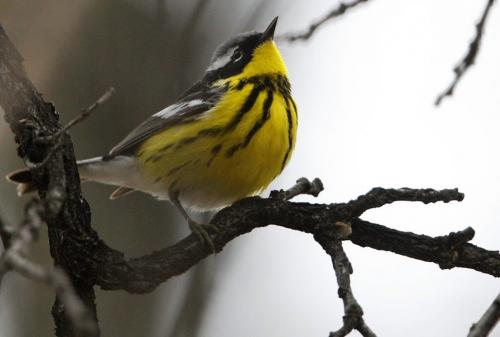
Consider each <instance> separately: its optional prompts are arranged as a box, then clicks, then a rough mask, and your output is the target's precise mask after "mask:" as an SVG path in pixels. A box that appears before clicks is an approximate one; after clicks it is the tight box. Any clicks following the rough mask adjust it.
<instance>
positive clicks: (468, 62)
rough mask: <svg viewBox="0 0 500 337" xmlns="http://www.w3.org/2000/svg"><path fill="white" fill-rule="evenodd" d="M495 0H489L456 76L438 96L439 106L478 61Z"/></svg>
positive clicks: (458, 65)
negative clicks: (487, 20) (485, 28)
mask: <svg viewBox="0 0 500 337" xmlns="http://www.w3.org/2000/svg"><path fill="white" fill-rule="evenodd" d="M494 2H495V0H487V2H486V7H485V8H484V11H483V14H482V15H481V18H480V19H479V22H478V23H477V24H476V35H475V37H474V39H473V40H472V42H471V43H470V44H469V50H468V51H467V54H465V56H464V57H463V59H462V60H460V62H459V63H458V64H457V65H456V66H455V68H454V69H453V72H454V73H455V77H454V79H453V81H452V82H451V84H450V85H449V86H448V88H447V89H446V90H445V91H443V92H442V93H441V94H439V96H438V97H437V98H436V101H435V102H434V104H435V105H436V106H439V105H440V104H441V102H442V100H443V99H444V98H445V97H447V96H452V95H453V91H454V90H455V87H456V86H457V84H458V82H459V81H460V79H461V78H462V76H463V75H464V74H465V73H466V72H467V70H468V69H469V68H470V67H471V66H472V65H473V64H474V62H476V57H477V55H478V54H479V49H480V47H481V41H482V39H483V33H484V26H485V23H486V19H487V18H488V14H489V13H490V10H491V7H493V4H494Z"/></svg>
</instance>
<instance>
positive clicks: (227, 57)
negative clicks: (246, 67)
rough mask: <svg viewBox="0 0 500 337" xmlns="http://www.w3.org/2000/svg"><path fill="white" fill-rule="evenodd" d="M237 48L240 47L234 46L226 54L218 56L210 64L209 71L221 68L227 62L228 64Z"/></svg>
mask: <svg viewBox="0 0 500 337" xmlns="http://www.w3.org/2000/svg"><path fill="white" fill-rule="evenodd" d="M237 48H238V47H233V48H231V49H229V50H228V51H227V52H226V53H225V54H224V55H221V56H219V57H218V58H216V59H215V60H214V61H213V62H212V64H210V65H209V66H208V68H207V71H212V70H217V69H220V68H222V67H224V66H225V65H226V64H228V63H229V62H231V57H232V56H233V53H234V51H235V50H236V49H237Z"/></svg>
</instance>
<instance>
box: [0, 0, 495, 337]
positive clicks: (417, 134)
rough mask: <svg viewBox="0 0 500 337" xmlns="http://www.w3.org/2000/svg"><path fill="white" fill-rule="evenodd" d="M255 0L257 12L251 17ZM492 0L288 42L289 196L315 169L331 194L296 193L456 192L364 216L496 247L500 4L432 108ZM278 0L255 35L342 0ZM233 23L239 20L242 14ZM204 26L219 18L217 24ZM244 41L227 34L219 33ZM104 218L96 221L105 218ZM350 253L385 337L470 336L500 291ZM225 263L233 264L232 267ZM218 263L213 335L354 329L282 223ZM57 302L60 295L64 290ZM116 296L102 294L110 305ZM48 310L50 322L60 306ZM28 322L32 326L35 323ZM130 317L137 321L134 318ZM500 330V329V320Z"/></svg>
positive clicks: (329, 273)
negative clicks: (295, 131)
mask: <svg viewBox="0 0 500 337" xmlns="http://www.w3.org/2000/svg"><path fill="white" fill-rule="evenodd" d="M257 2H258V1H257V0H255V1H253V2H245V5H246V6H248V7H249V8H252V7H255V3H257ZM485 2H486V0H483V1H470V0H469V1H466V0H440V1H431V0H424V1H401V0H399V1H398V0H371V1H369V3H368V4H365V5H363V6H360V7H358V8H356V9H355V10H353V11H352V12H351V13H350V14H348V15H346V16H345V17H342V18H340V19H338V20H336V21H334V22H330V23H328V24H325V25H324V26H323V27H322V28H320V29H319V30H318V31H317V33H316V34H315V35H314V36H313V38H311V39H310V40H309V41H307V42H296V43H293V44H289V43H281V44H280V47H281V49H282V51H283V54H284V57H285V61H286V62H287V64H288V68H289V71H290V78H291V82H292V86H293V94H294V97H295V98H296V101H297V103H298V107H299V135H298V139H297V146H296V150H295V153H294V155H293V157H292V160H291V162H290V164H289V165H288V167H287V168H286V170H285V172H284V173H283V175H282V176H281V177H280V178H279V179H278V180H277V181H276V182H274V183H273V185H272V188H286V187H289V186H291V185H293V183H294V182H295V180H296V179H297V178H299V177H302V176H306V177H308V178H310V179H312V178H314V177H320V178H321V179H322V180H323V182H324V185H325V191H324V192H322V194H321V195H320V197H319V198H317V199H316V200H314V199H313V198H312V197H299V198H297V200H300V201H309V202H322V203H330V202H345V201H348V200H350V199H353V198H355V197H357V196H358V195H360V194H363V193H365V192H367V191H368V190H370V189H371V188H372V187H376V186H382V187H415V188H420V187H422V188H428V187H429V188H436V189H440V188H455V187H458V188H459V189H460V190H461V191H462V192H464V193H465V200H464V201H463V202H461V203H457V202H452V203H449V204H443V203H438V204H432V205H422V204H416V203H397V204H392V205H389V206H385V207H383V208H381V209H377V210H373V211H369V212H367V213H366V214H365V215H364V216H363V218H364V219H366V220H370V221H373V222H376V223H379V224H382V225H385V226H389V227H392V228H395V229H398V230H403V231H411V232H415V233H418V234H427V235H431V236H436V235H445V234H448V233H449V232H451V231H458V230H462V229H464V228H466V227H467V226H471V227H473V228H474V229H475V230H476V237H475V238H474V240H473V241H472V242H473V243H474V244H477V245H479V246H481V247H484V248H487V249H492V250H498V249H499V247H500V207H499V203H500V160H499V156H498V155H497V154H498V153H499V152H500V151H499V149H500V133H499V132H498V130H499V126H500V118H499V115H500V111H499V107H500V95H499V91H500V77H499V76H498V74H499V73H500V62H499V61H498V60H500V44H498V41H500V7H499V5H498V4H497V6H496V7H494V8H493V12H492V14H491V16H490V18H489V21H488V22H487V26H486V35H485V36H484V39H483V45H482V48H481V52H480V55H479V57H478V59H477V64H476V65H475V66H474V67H473V68H472V69H471V70H470V72H468V73H467V74H466V75H465V76H464V78H463V80H462V82H461V83H460V84H459V85H458V87H457V90H456V92H455V95H454V96H453V97H452V98H448V99H445V100H444V102H443V104H442V106H441V107H439V108H435V107H434V105H433V102H434V100H435V98H436V96H437V94H438V93H439V92H440V91H442V90H443V89H444V88H445V87H446V86H447V85H448V84H449V83H450V81H451V80H452V68H453V67H454V66H455V64H456V63H457V62H458V60H459V59H460V58H461V57H462V56H463V55H464V53H465V52H466V50H467V47H468V44H469V42H470V40H471V38H472V37H473V35H474V29H475V28H474V25H475V23H476V21H477V19H478V18H479V16H480V14H481V12H482V11H483V8H484V5H485ZM82 3H83V2H80V4H82ZM278 3H279V4H280V5H279V6H276V7H275V8H273V9H272V10H270V9H268V10H267V11H264V12H263V14H262V18H261V20H260V25H259V26H258V27H255V28H256V29H263V28H264V27H265V26H266V24H267V23H268V22H269V21H270V20H271V19H272V18H273V17H275V16H276V15H279V16H280V20H279V24H278V28H277V30H278V32H277V33H278V34H280V33H283V32H288V31H293V30H296V29H300V28H305V27H306V26H307V25H308V24H309V23H310V22H312V21H313V20H315V19H316V18H318V17H321V16H322V15H324V14H325V13H326V12H327V11H328V10H330V9H331V8H332V4H335V3H337V2H336V1H331V0H316V1H314V2H313V1H309V0H297V1H293V2H292V1H287V0H281V2H278ZM312 3H313V4H314V5H311V4H312ZM227 6H229V7H227ZM231 6H234V8H233V7H231ZM238 7H239V5H234V3H233V4H231V5H228V4H227V1H223V0H221V1H215V0H214V1H211V2H210V5H209V9H208V13H215V12H217V13H218V14H219V17H220V13H226V12H227V13H232V12H231V11H235V10H241V9H238ZM75 10H77V9H75ZM249 12H250V10H249ZM247 14H248V13H247V12H245V13H242V14H241V17H244V16H245V15H247ZM232 15H233V16H234V18H235V21H237V19H238V18H239V16H238V13H236V12H234V13H232ZM68 17H69V16H68ZM63 19H64V18H63ZM40 20H43V18H41V19H40ZM203 20H207V21H208V22H209V21H210V15H205V17H204V18H203ZM226 20H228V21H230V19H229V18H227V19H226ZM209 26H210V25H209ZM240 26H241V25H240ZM233 27H236V24H235V25H233ZM218 28H219V29H220V27H218ZM214 29H215V28H214ZM239 32H240V31H238V30H235V29H233V30H232V28H231V27H229V26H228V27H227V30H226V31H225V32H224V34H226V35H225V36H222V35H221V40H222V39H224V38H226V37H230V36H232V35H235V34H237V33H239ZM207 34H208V33H207ZM214 34H215V32H214ZM217 34H222V33H221V32H217ZM220 42H222V41H220ZM214 47H215V46H214ZM32 62H37V60H36V59H35V60H33V61H32ZM207 63H208V60H207ZM38 69H39V70H40V71H44V70H45V68H44V67H39V68H38ZM101 118H102V117H101ZM96 123H98V121H97V122H96ZM6 134H7V133H3V135H6ZM9 135H10V134H9ZM0 136H1V134H0ZM75 138H76V139H78V137H75ZM78 147H81V145H80V146H77V147H76V148H78ZM106 202H107V201H106ZM95 213H97V214H94V219H95V218H96V217H97V218H98V217H99V214H98V212H95ZM98 219H99V218H98ZM101 222H102V221H101ZM97 223H99V221H97ZM99 230H101V229H99ZM124 232H125V233H126V230H125V231H124ZM344 246H345V248H346V251H347V254H348V256H349V258H350V260H351V262H352V264H353V267H354V274H353V275H352V277H351V280H352V287H353V291H354V294H355V296H356V298H357V299H358V301H359V302H360V304H361V305H362V307H363V309H364V311H365V316H364V317H365V320H366V322H367V324H369V325H370V327H371V328H372V330H374V332H375V333H377V335H378V336H384V337H387V336H388V337H392V336H394V337H400V336H405V337H421V336H440V337H441V336H443V337H452V336H453V337H455V336H466V335H467V332H468V330H469V328H470V326H471V324H472V323H473V322H475V321H477V319H478V318H479V317H480V316H481V315H482V314H483V312H484V311H485V309H486V308H487V306H489V304H490V303H491V302H492V301H493V299H494V298H495V296H496V295H497V294H498V292H499V291H500V282H499V280H498V279H494V278H493V277H492V276H488V275H484V274H480V273H478V272H475V271H471V270H465V269H452V270H446V271H443V270H440V269H439V267H438V266H437V265H434V264H430V263H425V262H421V261H417V260H411V259H409V258H406V257H402V256H398V255H395V254H392V253H388V252H381V251H375V250H372V249H369V248H361V247H358V246H355V245H353V244H351V243H350V242H346V243H345V245H344ZM226 257H229V258H228V259H225V258H226ZM218 261H230V262H228V263H231V265H230V266H224V267H223V268H222V267H221V266H220V264H218V263H217V262H218ZM206 263H207V264H208V265H209V267H212V266H213V268H214V269H215V271H214V276H213V280H212V282H213V284H214V285H215V293H214V294H213V295H212V296H211V299H212V302H211V304H210V308H209V310H207V317H206V318H205V319H204V320H203V325H202V333H201V336H203V337H230V336H231V337H232V336H239V337H255V336H286V337H303V336H327V334H328V332H329V331H333V330H336V329H337V328H339V327H340V326H341V320H342V315H343V306H342V302H341V301H340V299H339V298H338V297H337V295H336V294H337V284H336V282H335V277H334V272H333V268H332V266H331V261H330V259H329V257H328V256H327V255H326V254H325V253H324V252H323V251H322V249H321V248H320V247H319V245H318V244H317V243H316V242H315V241H314V240H313V238H312V237H311V236H309V235H305V234H303V233H298V232H293V231H290V230H286V229H282V228H278V227H275V226H269V227H266V228H263V229H259V230H256V231H254V232H252V233H250V234H248V235H245V236H242V237H240V238H238V239H236V240H234V241H233V242H231V243H230V244H229V245H228V246H227V247H226V248H225V249H224V251H223V252H222V253H221V254H220V255H217V256H214V257H210V258H209V259H208V261H207V262H206ZM185 280H186V279H185V277H184V276H183V277H180V278H175V279H173V280H171V281H170V282H168V284H167V285H164V286H161V287H160V288H159V289H158V290H157V291H156V292H155V293H153V295H151V296H157V295H158V294H160V295H161V294H163V293H167V292H169V294H170V296H171V293H172V292H174V293H175V292H176V293H178V294H179V299H181V298H182V296H181V295H182V291H181V290H182V289H183V287H184V286H185V284H184V282H183V281H185ZM10 282H13V281H10ZM22 282H25V281H22ZM26 284H28V285H29V286H30V287H31V283H28V282H26ZM172 289H174V290H175V291H172ZM35 291H36V289H35ZM120 294H121V293H120ZM121 295H123V296H128V295H126V294H121ZM16 296H18V295H17V294H16V293H14V292H13V291H11V292H9V293H8V299H5V297H4V299H3V300H4V301H5V302H6V303H7V302H9V306H7V305H4V306H3V308H4V309H3V312H2V310H0V321H1V322H0V337H4V336H3V333H5V331H9V330H8V329H9V328H10V329H13V330H12V331H15V329H17V328H16V327H17V325H18V323H17V322H16V323H15V325H14V326H8V323H12V322H15V320H14V317H13V316H14V314H13V312H14V311H13V310H12V309H11V305H18V301H16ZM100 296H101V297H100ZM6 297H7V296H6ZM47 297H50V298H49V299H48V301H52V293H51V292H48V291H47ZM103 297H104V294H103V292H98V308H99V310H102V311H104V310H103V307H102V301H103ZM136 298H137V297H136ZM141 298H143V297H141ZM22 303H26V302H22ZM165 303H166V302H165ZM25 305H26V304H25ZM30 305H31V304H30ZM34 305H36V303H35V304H34ZM115 305H116V303H115ZM138 307H139V308H143V307H140V306H138ZM5 308H8V309H5ZM0 309H2V306H0ZM22 309H23V308H21V309H20V311H21V312H22V311H23V310H22ZM108 309H109V308H108ZM119 309H123V308H119ZM158 309H160V310H158V311H157V312H158V315H159V320H160V321H161V322H160V324H159V325H158V326H157V331H158V332H157V333H156V335H153V337H165V331H168V329H167V327H168V326H169V325H171V323H172V322H171V319H173V317H176V316H175V315H173V313H174V311H175V309H176V307H175V306H172V304H171V302H168V304H165V305H162V304H159V307H158ZM39 310H40V312H42V311H43V313H44V315H47V316H48V307H47V306H40V308H39ZM136 310H137V309H136ZM139 310H142V309H139ZM130 315H131V314H130ZM125 316H126V313H125V314H124V317H125ZM17 318H20V319H21V320H23V319H24V320H31V319H32V317H24V316H22V314H21V317H17ZM101 319H102V320H103V321H105V322H106V319H107V318H106V317H104V318H102V317H101ZM128 319H129V317H126V318H125V319H124V321H125V324H126V322H129V324H130V321H129V320H128ZM169 319H170V320H169ZM107 324H116V322H114V321H112V322H107ZM352 336H358V334H357V333H353V334H352ZM491 336H500V327H497V328H496V330H495V331H494V332H493V333H492V334H491ZM5 337H10V336H5ZM103 337H115V336H106V335H104V336H103ZM120 337H122V336H120ZM123 337H129V336H123ZM130 337H133V336H130ZM134 337H135V336H134Z"/></svg>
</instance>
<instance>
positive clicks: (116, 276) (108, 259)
mask: <svg viewBox="0 0 500 337" xmlns="http://www.w3.org/2000/svg"><path fill="white" fill-rule="evenodd" d="M376 191H377V195H378V197H377V198H375V199H371V198H369V197H367V196H370V195H373V192H369V193H368V194H367V195H366V196H365V197H362V198H358V199H356V200H354V201H351V202H348V203H341V204H330V205H326V204H308V203H293V202H289V201H284V200H281V199H276V198H270V199H262V198H258V197H253V198H247V199H243V200H241V201H239V202H237V203H235V204H234V205H232V206H230V207H228V208H225V209H223V210H221V211H219V212H218V213H217V214H216V215H215V216H214V217H213V219H212V220H211V221H210V223H211V224H214V225H216V226H217V227H218V228H219V231H218V232H215V231H213V230H210V228H208V229H207V231H208V234H209V235H210V238H211V240H212V241H213V242H214V245H215V247H216V249H217V251H221V250H222V249H223V247H224V246H225V245H226V244H227V243H228V242H230V241H231V240H232V239H234V238H235V237H237V236H239V235H242V234H245V233H248V232H250V231H252V230H253V229H255V228H259V227H264V226H267V225H269V224H274V225H277V226H281V227H285V228H289V229H292V230H298V231H302V232H306V233H311V234H313V235H320V236H321V235H326V234H328V233H334V234H337V232H338V228H337V225H336V224H337V223H338V222H345V223H350V224H351V225H352V234H351V236H350V237H349V238H348V240H351V241H352V242H353V243H355V244H357V245H360V246H364V247H371V248H374V249H379V250H385V251H391V252H394V253H397V254H400V255H404V256H408V257H411V258H415V259H419V260H423V261H428V262H433V263H437V264H438V265H439V266H440V267H441V268H453V267H462V268H469V269H474V270H477V271H480V272H483V273H486V274H490V275H493V276H495V277H499V276H500V254H499V253H498V252H493V251H487V250H485V249H482V248H479V247H476V246H474V245H472V244H470V243H462V244H458V245H457V242H461V241H463V240H457V239H456V238H457V235H458V237H460V238H461V237H462V234H450V235H447V236H443V237H436V238H432V237H429V236H425V235H417V234H413V233H408V232H401V231H397V230H394V229H390V228H387V227H384V226H380V225H377V224H373V223H369V222H366V221H363V220H361V219H359V218H358V217H357V215H358V214H359V210H360V209H370V208H375V207H380V206H381V203H382V202H381V200H385V201H384V202H385V203H390V202H393V201H395V199H396V195H398V194H399V197H400V199H401V200H414V201H417V200H418V201H422V202H431V201H433V202H435V201H445V202H448V201H450V200H462V198H463V194H461V193H460V192H458V191H457V190H443V191H434V190H429V189H425V190H411V189H401V190H394V189H389V190H386V191H387V194H384V193H383V191H384V189H376ZM398 191H399V192H398ZM367 200H371V201H370V202H371V205H367ZM372 201H373V202H372ZM325 233H326V234H325ZM465 233H466V234H467V235H465V236H466V237H467V239H469V238H471V230H467V231H465ZM92 241H93V242H88V243H87V244H86V245H82V244H81V242H80V244H78V247H80V250H79V252H80V255H81V256H82V259H83V260H82V262H83V261H86V262H84V263H88V264H90V265H91V266H92V267H93V268H94V271H95V282H96V284H97V285H99V286H100V287H101V288H103V289H107V290H116V289H124V290H126V291H128V292H131V293H143V292H150V291H152V290H153V289H155V288H156V287H157V286H158V285H159V284H161V283H162V282H165V281H166V280H168V279H169V278H171V277H172V276H175V275H179V274H181V273H183V272H185V271H186V270H188V269H189V268H191V267H192V266H193V265H195V264H196V263H198V262H199V261H200V260H202V259H204V258H205V257H207V256H209V255H210V254H211V251H210V249H209V248H207V247H206V246H205V245H204V244H203V243H202V242H200V240H199V239H198V238H197V236H196V235H194V234H191V235H189V236H188V237H186V238H184V239H183V240H181V241H180V242H178V243H176V244H174V245H172V246H170V247H167V248H164V249H162V250H160V251H157V252H154V253H152V254H150V255H145V256H142V257H139V258H132V259H130V260H126V259H124V257H123V256H124V254H123V253H121V252H118V251H116V250H113V249H111V248H109V247H108V246H107V245H106V244H105V243H103V242H102V241H101V240H99V239H98V238H97V237H96V238H94V239H93V240H92ZM75 244H77V243H75ZM86 246H89V247H98V248H96V249H94V248H92V249H91V250H89V251H87V249H86ZM90 253H92V255H91V254H90Z"/></svg>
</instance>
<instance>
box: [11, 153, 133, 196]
mask: <svg viewBox="0 0 500 337" xmlns="http://www.w3.org/2000/svg"><path fill="white" fill-rule="evenodd" d="M77 165H78V172H79V173H80V179H81V180H82V181H95V182H98V183H102V184H107V185H117V186H123V185H126V184H125V183H126V182H127V180H128V179H129V178H130V177H131V174H132V175H133V174H134V173H135V172H136V164H135V160H134V159H132V158H130V157H124V156H118V157H114V158H111V159H105V160H104V159H103V157H96V158H91V159H85V160H79V161H78V162H77ZM5 178H6V179H7V181H10V182H12V183H14V184H17V194H18V195H19V196H22V195H24V194H27V193H30V192H34V191H36V190H37V188H36V186H35V185H34V184H33V177H32V175H31V172H30V171H29V169H27V168H25V169H20V170H16V171H14V172H11V173H9V174H7V176H6V177H5Z"/></svg>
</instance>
